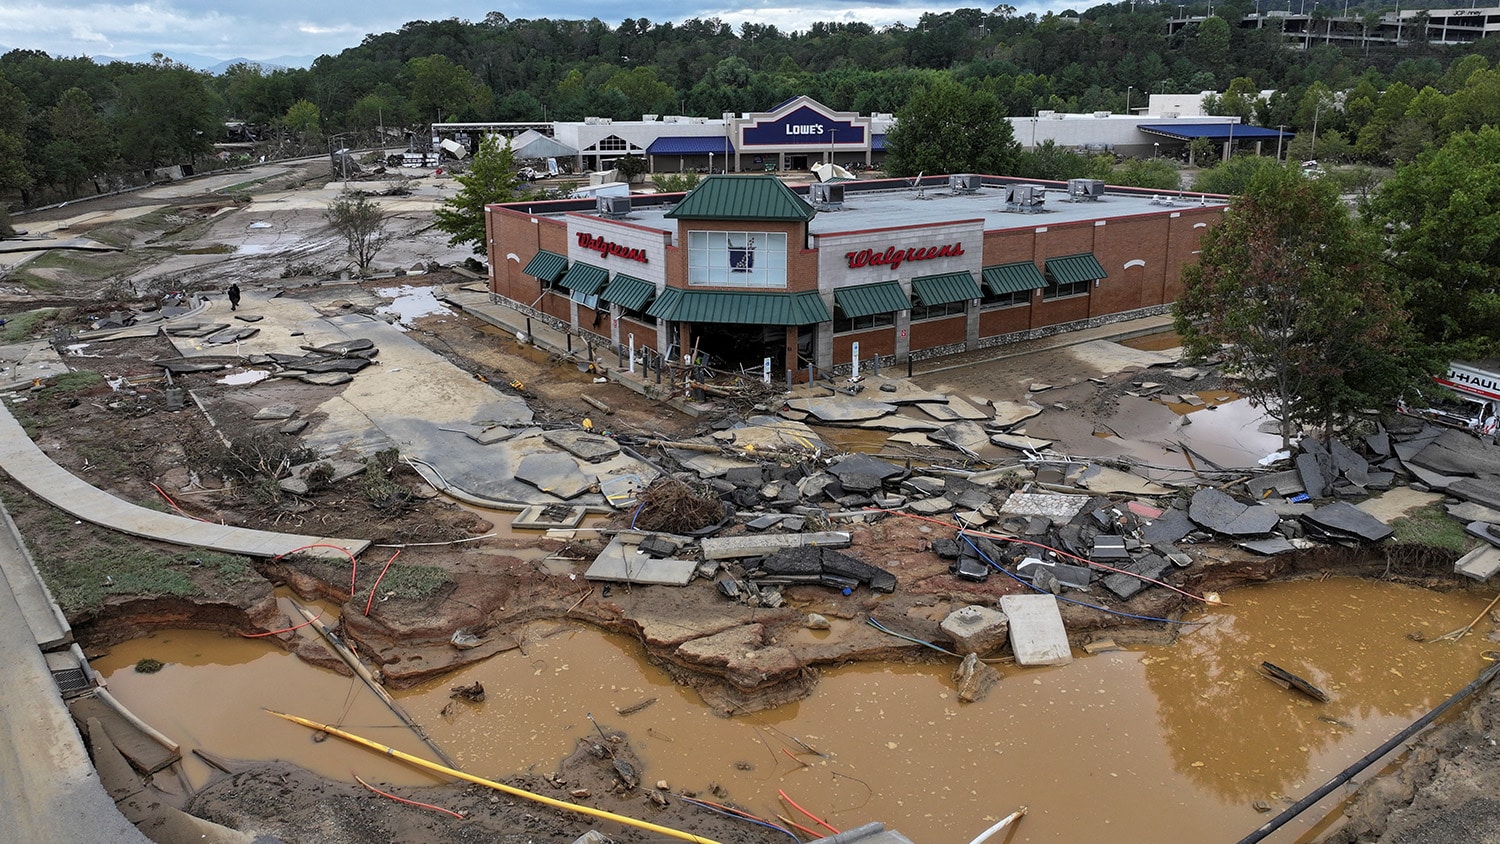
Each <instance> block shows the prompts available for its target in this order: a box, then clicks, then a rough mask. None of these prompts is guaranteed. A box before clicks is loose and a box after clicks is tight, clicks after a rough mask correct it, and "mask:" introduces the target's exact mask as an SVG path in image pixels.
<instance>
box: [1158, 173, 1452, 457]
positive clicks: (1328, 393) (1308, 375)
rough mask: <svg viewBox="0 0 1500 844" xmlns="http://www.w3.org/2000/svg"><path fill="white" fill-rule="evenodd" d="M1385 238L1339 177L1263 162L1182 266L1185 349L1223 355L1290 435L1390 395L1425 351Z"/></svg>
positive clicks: (1180, 324) (1413, 374) (1419, 366)
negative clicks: (1383, 258)
mask: <svg viewBox="0 0 1500 844" xmlns="http://www.w3.org/2000/svg"><path fill="white" fill-rule="evenodd" d="M1379 248H1380V244H1379V242H1378V240H1377V239H1376V238H1374V237H1373V235H1372V233H1370V232H1369V231H1368V230H1366V229H1363V228H1361V227H1360V226H1359V225H1358V224H1357V223H1356V221H1355V220H1354V219H1353V217H1352V216H1351V214H1350V213H1349V210H1348V208H1347V207H1346V206H1345V205H1344V204H1343V202H1342V201H1341V200H1340V198H1339V195H1338V192H1337V189H1336V188H1335V187H1334V186H1333V185H1332V184H1331V183H1329V182H1327V181H1319V180H1311V179H1306V178H1303V177H1302V176H1301V175H1300V174H1298V173H1297V172H1296V171H1295V170H1293V169H1291V168H1268V169H1266V170H1263V171H1261V172H1260V173H1259V174H1257V175H1256V177H1255V178H1254V180H1253V181H1252V183H1251V184H1250V186H1249V187H1248V189H1247V191H1246V193H1245V195H1244V197H1243V198H1241V199H1240V200H1239V201H1238V202H1236V203H1235V204H1234V205H1233V206H1232V207H1231V208H1230V209H1229V211H1227V212H1226V213H1225V215H1224V221H1223V222H1222V223H1220V224H1219V225H1217V226H1215V227H1213V228H1210V229H1209V230H1208V232H1207V234H1205V236H1204V239H1203V251H1202V254H1201V258H1200V262H1199V263H1198V264H1197V265H1195V266H1192V267H1189V268H1188V269H1187V270H1186V272H1185V273H1184V278H1183V282H1184V291H1183V295H1182V297H1181V298H1179V299H1178V301H1177V304H1176V305H1175V316H1176V323H1177V330H1178V331H1179V332H1181V334H1182V336H1183V344H1184V346H1185V348H1187V349H1188V350H1189V352H1190V353H1192V354H1195V355H1200V356H1205V355H1220V356H1222V358H1223V360H1224V365H1225V369H1226V371H1228V372H1231V373H1233V374H1234V378H1235V383H1236V385H1237V387H1238V389H1240V390H1241V391H1243V392H1244V393H1245V395H1247V396H1248V397H1249V398H1250V399H1251V400H1252V401H1253V402H1255V403H1256V404H1257V405H1258V406H1260V407H1263V408H1265V410H1266V413H1267V415H1269V416H1270V417H1271V418H1272V419H1275V420H1277V421H1278V422H1280V423H1281V425H1282V431H1283V442H1286V441H1287V438H1288V437H1290V435H1291V434H1292V433H1294V431H1295V430H1297V429H1301V428H1311V429H1321V430H1323V431H1325V432H1331V431H1333V430H1335V429H1337V428H1338V427H1340V426H1341V425H1342V424H1343V423H1344V422H1345V421H1346V420H1348V419H1350V418H1351V417H1352V416H1354V415H1355V414H1358V413H1359V411H1360V410H1362V409H1364V408H1368V407H1380V406H1384V405H1386V404H1389V403H1391V402H1392V401H1394V400H1395V399H1396V398H1397V397H1399V396H1400V394H1401V392H1402V391H1403V390H1404V389H1405V388H1406V387H1407V385H1408V384H1410V383H1412V382H1413V381H1415V380H1417V379H1418V373H1419V372H1421V371H1422V370H1423V369H1424V368H1425V367H1426V365H1427V362H1426V360H1424V359H1422V358H1421V356H1420V355H1419V354H1417V352H1416V351H1415V350H1416V346H1415V345H1414V344H1413V342H1412V340H1411V337H1410V332H1409V329H1408V323H1407V321H1406V319H1405V314H1404V312H1403V310H1402V308H1401V300H1400V297H1399V292H1398V289H1397V287H1396V285H1395V284H1394V283H1392V281H1391V279H1390V275H1389V273H1387V272H1385V270H1384V267H1383V265H1382V264H1381V262H1380V260H1379V255H1380V252H1379Z"/></svg>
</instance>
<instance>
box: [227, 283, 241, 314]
mask: <svg viewBox="0 0 1500 844" xmlns="http://www.w3.org/2000/svg"><path fill="white" fill-rule="evenodd" d="M239 307H240V286H239V285H238V284H231V285H229V310H231V311H236V310H239Z"/></svg>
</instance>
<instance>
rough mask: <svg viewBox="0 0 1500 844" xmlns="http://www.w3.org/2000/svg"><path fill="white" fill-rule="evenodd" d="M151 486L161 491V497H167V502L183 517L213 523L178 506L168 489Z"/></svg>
mask: <svg viewBox="0 0 1500 844" xmlns="http://www.w3.org/2000/svg"><path fill="white" fill-rule="evenodd" d="M148 483H149V482H148ZM151 488H152V489H154V490H156V491H157V492H159V493H161V497H162V498H165V499H167V503H168V504H170V505H172V509H173V510H176V511H177V512H178V514H179V515H181V516H182V517H183V518H187V519H193V520H194V521H199V522H208V523H209V524H213V522H209V521H208V519H200V518H198V517H197V516H194V515H193V514H192V513H189V512H187V511H186V510H184V509H182V508H181V507H178V506H177V502H176V501H173V500H172V496H170V495H167V491H166V490H164V489H162V488H161V487H159V486H157V485H156V484H151Z"/></svg>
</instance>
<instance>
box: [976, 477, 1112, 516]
mask: <svg viewBox="0 0 1500 844" xmlns="http://www.w3.org/2000/svg"><path fill="white" fill-rule="evenodd" d="M971 480H972V479H971ZM1089 501H1090V498H1089V496H1087V495H1066V494H1062V493H1041V492H1013V493H1011V494H1010V496H1009V497H1008V498H1006V499H1005V503H1004V504H1002V505H1000V512H1002V513H1010V514H1013V515H1017V516H1045V517H1046V518H1048V519H1051V520H1052V524H1054V525H1065V524H1067V523H1068V522H1071V521H1073V519H1074V518H1076V517H1077V516H1078V514H1079V513H1081V512H1083V508H1084V507H1087V506H1088V503H1089Z"/></svg>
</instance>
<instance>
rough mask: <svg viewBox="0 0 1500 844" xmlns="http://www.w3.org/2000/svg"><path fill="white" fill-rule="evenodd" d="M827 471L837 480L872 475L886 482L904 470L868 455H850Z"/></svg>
mask: <svg viewBox="0 0 1500 844" xmlns="http://www.w3.org/2000/svg"><path fill="white" fill-rule="evenodd" d="M828 471H829V472H830V473H832V474H833V475H834V476H835V477H837V478H839V479H843V478H844V477H845V476H847V475H874V476H875V477H877V478H880V479H881V480H882V481H887V480H890V479H891V478H894V477H896V476H897V475H899V474H901V473H902V472H904V471H906V470H905V469H902V468H901V467H900V466H897V465H896V464H894V463H891V462H889V461H886V460H881V459H879V458H876V457H871V456H870V455H868V454H851V455H849V456H847V457H845V458H843V459H842V460H840V461H838V462H837V463H834V464H833V465H831V466H829V467H828Z"/></svg>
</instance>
